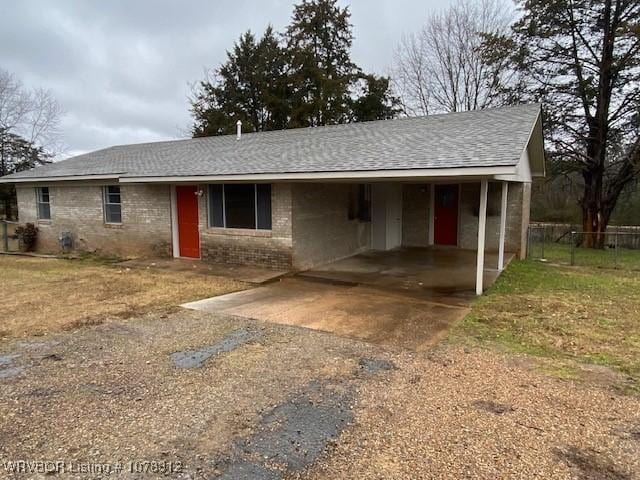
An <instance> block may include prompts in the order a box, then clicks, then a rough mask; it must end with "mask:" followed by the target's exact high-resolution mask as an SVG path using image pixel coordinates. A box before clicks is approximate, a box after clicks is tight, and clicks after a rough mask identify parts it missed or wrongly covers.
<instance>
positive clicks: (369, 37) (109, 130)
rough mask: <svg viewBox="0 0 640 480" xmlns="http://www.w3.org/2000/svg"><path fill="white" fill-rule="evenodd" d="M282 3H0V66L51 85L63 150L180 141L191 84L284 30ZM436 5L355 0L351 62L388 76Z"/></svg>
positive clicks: (287, 5)
mask: <svg viewBox="0 0 640 480" xmlns="http://www.w3.org/2000/svg"><path fill="white" fill-rule="evenodd" d="M293 3H294V2H292V1H284V0H262V1H259V0H254V1H249V0H236V1H226V0H225V1H220V0H218V1H206V0H188V1H178V0H172V1H169V0H148V1H141V0H140V1H132V0H118V1H114V0H111V1H109V2H100V1H97V0H92V1H90V0H75V1H74V0H66V1H65V0H57V1H55V2H51V1H49V0H40V1H38V0H21V1H20V2H3V3H2V5H1V6H0V68H4V69H6V70H9V71H11V72H13V73H15V74H16V75H17V76H18V77H19V78H21V79H22V80H23V81H24V82H25V83H26V84H27V85H29V86H35V87H45V88H50V89H51V90H52V91H53V92H54V95H55V96H56V98H57V99H58V100H59V101H60V103H61V104H62V106H63V108H64V109H65V111H66V112H67V113H66V115H65V116H64V118H63V121H62V131H63V132H62V133H63V135H64V141H65V143H66V145H67V146H68V149H69V152H68V153H70V154H75V153H80V152H85V151H90V150H94V149H98V148H103V147H106V146H109V145H114V144H123V143H134V142H146V141H154V140H163V139H169V138H178V137H181V136H183V135H184V133H183V132H184V131H185V130H186V129H187V128H188V126H189V124H190V116H189V111H188V103H187V97H188V95H189V92H190V87H189V85H190V83H192V82H195V81H197V80H199V79H201V78H202V77H203V72H204V70H205V68H207V67H215V66H217V65H218V64H219V63H220V62H222V61H224V59H225V52H226V50H227V49H229V48H230V47H231V46H232V44H233V42H234V41H235V40H236V39H237V38H238V36H239V35H240V34H241V33H242V32H244V31H245V30H247V29H251V30H252V31H254V32H256V33H261V32H262V31H263V30H264V29H265V27H266V26H267V25H268V24H272V25H273V26H274V27H275V28H276V29H278V30H282V29H283V28H284V26H285V25H286V24H287V23H288V21H289V18H290V15H291V11H292V6H293ZM446 3H448V2H438V1H437V0H427V1H425V0H394V1H390V0H357V1H353V2H346V1H343V2H342V4H343V5H346V4H349V5H350V9H351V12H352V18H351V20H352V23H353V24H354V35H355V41H354V47H353V58H354V60H355V61H356V62H357V63H358V64H359V65H361V66H362V67H363V68H364V69H365V70H369V71H374V72H377V73H386V72H387V70H388V67H389V66H390V64H391V61H392V54H393V49H394V47H395V45H396V44H397V42H398V40H399V39H400V36H401V35H402V33H404V32H409V31H415V30H417V29H418V28H419V26H420V24H421V23H422V21H423V20H424V18H425V16H426V15H427V13H428V12H429V11H432V10H434V9H437V8H441V7H443V6H445V4H446Z"/></svg>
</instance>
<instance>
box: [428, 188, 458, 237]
mask: <svg viewBox="0 0 640 480" xmlns="http://www.w3.org/2000/svg"><path fill="white" fill-rule="evenodd" d="M434 197H435V198H434V201H435V208H434V210H433V214H434V217H433V225H434V231H433V240H434V242H435V244H436V245H457V244H458V185H436V190H435V195H434Z"/></svg>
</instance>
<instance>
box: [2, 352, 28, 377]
mask: <svg viewBox="0 0 640 480" xmlns="http://www.w3.org/2000/svg"><path fill="white" fill-rule="evenodd" d="M19 357H20V355H17V354H9V355H0V380H5V379H9V378H14V377H17V376H18V375H20V374H21V373H22V372H24V367H18V366H16V365H15V363H14V361H15V359H16V358H19Z"/></svg>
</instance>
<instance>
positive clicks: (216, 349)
mask: <svg viewBox="0 0 640 480" xmlns="http://www.w3.org/2000/svg"><path fill="white" fill-rule="evenodd" d="M261 336H262V332H261V331H257V330H247V329H239V330H234V331H233V332H231V333H229V334H228V335H227V336H225V337H224V338H223V339H222V340H220V341H219V342H217V343H215V344H213V345H207V346H205V347H202V348H198V349H196V350H184V351H181V352H174V353H172V354H171V360H172V361H173V364H174V365H175V366H176V367H178V368H200V367H202V366H203V365H204V363H205V362H206V361H207V360H209V359H210V358H211V357H215V356H216V355H218V354H219V353H223V352H230V351H232V350H235V349H236V348H238V347H239V346H241V345H244V344H246V343H249V342H253V341H255V340H257V339H258V338H260V337H261Z"/></svg>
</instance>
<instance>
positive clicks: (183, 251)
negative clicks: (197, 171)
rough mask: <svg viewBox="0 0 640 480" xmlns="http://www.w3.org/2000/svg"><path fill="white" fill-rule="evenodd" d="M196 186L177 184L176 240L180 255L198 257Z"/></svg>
mask: <svg viewBox="0 0 640 480" xmlns="http://www.w3.org/2000/svg"><path fill="white" fill-rule="evenodd" d="M196 193H197V187H195V186H192V185H188V186H177V187H176V204H177V209H176V210H177V213H178V240H179V242H180V243H179V245H180V256H181V257H189V258H200V234H199V232H198V196H197V195H196Z"/></svg>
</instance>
